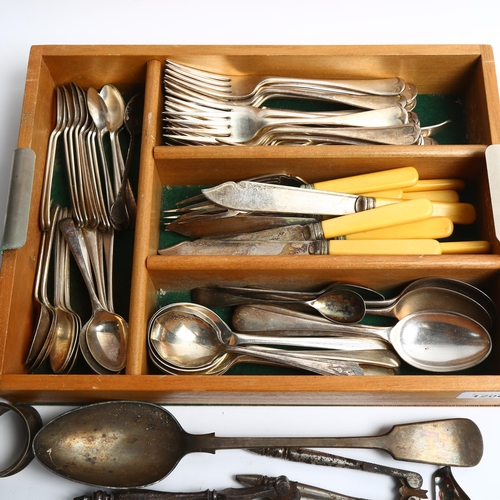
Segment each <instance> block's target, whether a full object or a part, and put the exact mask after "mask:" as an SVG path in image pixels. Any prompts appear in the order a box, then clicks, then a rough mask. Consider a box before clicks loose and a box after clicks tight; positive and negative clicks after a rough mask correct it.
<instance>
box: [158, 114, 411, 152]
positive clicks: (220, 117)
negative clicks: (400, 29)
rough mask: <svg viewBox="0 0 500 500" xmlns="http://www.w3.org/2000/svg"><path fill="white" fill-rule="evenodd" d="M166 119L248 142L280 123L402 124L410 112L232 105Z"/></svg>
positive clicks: (179, 127) (171, 125)
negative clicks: (326, 112)
mask: <svg viewBox="0 0 500 500" xmlns="http://www.w3.org/2000/svg"><path fill="white" fill-rule="evenodd" d="M166 114H167V118H166V119H165V120H166V121H167V122H168V124H167V126H166V127H165V130H166V131H167V132H185V131H186V127H187V129H188V131H189V132H191V133H196V134H203V135H205V134H206V135H209V136H211V137H224V138H225V141H226V142H228V141H230V142H231V143H235V144H236V143H246V142H248V141H249V140H251V139H253V138H254V137H255V136H256V135H257V134H258V133H259V132H260V131H262V130H270V129H272V128H274V127H277V126H281V125H311V126H315V127H319V126H322V125H329V126H330V127H334V126H342V127H390V126H396V125H403V124H405V123H407V121H408V113H407V112H406V110H405V109H404V108H402V107H401V106H392V107H390V108H383V109H379V110H370V111H363V112H356V113H347V114H342V115H331V116H321V117H320V116H317V115H312V116H308V113H307V112H304V113H302V114H299V113H297V114H296V117H293V116H294V115H289V114H288V113H287V112H286V111H284V112H280V110H274V109H272V110H268V109H259V108H254V107H252V106H233V107H232V109H231V110H230V111H227V112H226V111H206V112H204V113H203V112H187V111H170V112H167V113H166Z"/></svg>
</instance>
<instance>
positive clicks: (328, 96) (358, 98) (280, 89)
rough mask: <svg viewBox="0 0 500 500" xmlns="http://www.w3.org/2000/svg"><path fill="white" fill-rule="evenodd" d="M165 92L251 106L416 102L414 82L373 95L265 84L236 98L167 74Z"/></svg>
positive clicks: (382, 105)
mask: <svg viewBox="0 0 500 500" xmlns="http://www.w3.org/2000/svg"><path fill="white" fill-rule="evenodd" d="M164 85H165V94H167V95H169V96H173V97H177V98H179V99H183V100H189V101H192V102H198V103H200V104H206V103H207V101H208V102H210V103H211V104H212V105H214V104H245V105H248V106H256V107H260V106H262V105H263V104H264V102H265V101H267V100H269V99H274V98H292V99H296V98H301V99H310V100H315V101H326V102H331V103H336V104H343V105H346V106H352V107H356V108H361V109H380V108H385V107H388V106H394V105H396V104H399V105H400V106H402V107H404V108H406V109H408V110H412V109H414V107H415V105H416V90H414V86H408V88H406V89H405V90H404V91H403V92H402V93H401V94H397V95H372V94H354V93H346V92H339V91H332V90H331V89H321V88H306V87H304V88H300V89H299V88H298V87H290V86H284V85H269V86H266V87H263V88H262V89H261V90H260V91H259V92H258V93H257V94H256V95H254V96H251V97H249V98H247V99H234V98H232V97H222V96H221V95H219V94H217V93H214V94H211V93H209V92H206V91H205V90H204V88H203V87H197V86H196V85H193V84H190V83H187V82H183V81H178V80H173V79H171V78H170V79H169V78H165V80H164Z"/></svg>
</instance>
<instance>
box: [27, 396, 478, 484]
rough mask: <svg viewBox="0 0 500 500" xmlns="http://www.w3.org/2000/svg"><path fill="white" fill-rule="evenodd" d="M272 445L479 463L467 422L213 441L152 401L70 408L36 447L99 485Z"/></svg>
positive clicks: (473, 430)
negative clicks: (194, 456)
mask: <svg viewBox="0 0 500 500" xmlns="http://www.w3.org/2000/svg"><path fill="white" fill-rule="evenodd" d="M276 446H287V447H310V448H338V447H340V448H375V449H381V450H385V451H387V452H388V453H389V454H391V455H392V457H393V458H395V459H396V460H406V461H411V462H420V463H430V464H440V465H450V466H452V465H456V466H462V467H471V466H474V465H477V464H478V463H479V461H480V460H481V458H482V455H483V440H482V436H481V432H480V430H479V428H478V427H477V425H476V424H475V423H474V422H472V421H471V420H469V419H463V418H459V419H448V420H437V421H430V422H418V423H410V424H402V425H395V426H394V427H393V428H392V429H391V430H390V431H389V432H387V433H386V434H382V435H378V436H373V437H369V436H367V437H288V438H287V437H264V438H259V437H225V436H224V437H218V436H215V435H214V434H213V433H211V434H189V433H187V432H186V431H184V429H183V428H182V427H181V426H180V424H179V423H178V422H177V420H176V419H175V417H174V416H173V415H172V414H171V413H170V412H168V411H167V410H165V409H164V408H163V407H161V406H158V405H155V404H153V403H145V402H137V401H136V402H134V401H111V402H104V403H96V404H93V405H89V406H84V407H80V408H77V409H75V410H71V411H69V412H67V413H65V414H63V415H61V416H59V417H57V418H55V419H54V420H52V421H51V422H49V423H48V424H47V425H45V426H44V427H43V428H42V429H41V430H40V431H39V432H38V434H37V435H36V436H35V439H34V442H33V450H34V454H35V456H36V457H37V459H38V460H39V461H40V463H42V464H43V465H44V466H45V467H47V469H49V470H50V471H52V472H54V473H56V474H58V475H60V476H62V477H65V478H67V479H72V480H74V481H78V482H82V483H88V484H91V485H95V486H98V487H104V488H131V487H138V486H146V485H149V484H153V483H156V482H157V481H160V480H161V479H163V478H164V477H165V476H167V475H168V474H169V473H170V472H171V471H172V470H173V469H174V468H175V466H176V465H177V464H178V463H179V461H180V460H181V459H182V458H183V457H184V456H185V455H187V454H189V453H195V452H205V453H214V452H215V451H217V450H223V449H226V450H229V449H241V448H266V447H276Z"/></svg>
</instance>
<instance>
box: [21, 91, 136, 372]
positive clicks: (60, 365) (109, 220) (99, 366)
mask: <svg viewBox="0 0 500 500" xmlns="http://www.w3.org/2000/svg"><path fill="white" fill-rule="evenodd" d="M142 110H143V101H142V95H141V94H138V95H136V96H134V97H132V98H131V99H130V100H129V102H128V103H127V104H126V105H125V102H124V100H123V97H122V95H121V94H120V92H119V91H118V89H116V88H115V87H114V86H112V85H105V86H104V87H103V88H102V89H101V91H100V92H97V91H96V90H95V89H93V88H89V89H88V90H84V89H82V88H81V87H79V86H78V85H76V84H74V83H70V84H68V85H66V86H60V87H57V88H56V126H55V128H54V130H53V131H52V133H51V135H50V138H49V144H48V153H47V161H46V168H45V177H44V183H43V190H42V198H41V208H40V227H41V229H42V235H43V240H44V243H43V244H42V247H41V251H40V256H39V262H38V268H39V271H37V276H38V275H39V276H40V277H41V278H40V279H37V283H36V285H35V286H36V290H35V300H37V303H39V304H40V303H41V304H42V305H40V307H39V310H40V312H39V320H38V323H37V326H36V328H35V331H34V333H33V339H32V344H31V346H30V350H29V354H28V356H27V360H26V364H27V366H28V368H29V369H30V371H35V370H37V369H38V368H39V367H40V366H41V365H42V364H43V362H44V361H45V360H46V359H50V369H51V370H52V371H53V372H55V373H66V372H69V371H71V369H72V368H73V367H74V364H75V359H76V355H77V353H78V352H81V354H82V355H83V358H84V360H85V361H86V363H87V364H88V365H89V366H90V368H91V369H92V370H93V371H95V372H97V373H102V374H106V373H116V372H119V371H121V370H122V369H123V368H124V366H125V359H126V345H127V336H128V325H127V323H126V321H125V320H124V319H123V318H122V317H121V316H120V315H119V314H117V313H115V312H114V303H113V292H114V285H113V268H114V266H113V261H114V257H113V255H114V231H115V230H123V229H127V228H128V227H131V228H133V225H134V221H135V212H136V207H135V199H134V195H133V193H132V190H131V188H130V183H129V181H128V173H129V171H130V166H131V160H132V153H133V149H134V144H135V138H136V136H137V135H138V133H139V132H140V128H141V126H142ZM124 126H125V128H126V129H127V131H128V132H129V135H130V142H129V147H128V151H127V157H126V160H124V158H123V153H122V145H121V141H120V133H121V131H122V129H123V127H124ZM106 138H107V139H109V140H108V141H107V142H108V146H109V147H106V146H105V143H106ZM59 141H62V142H63V148H62V151H64V155H63V159H62V164H63V168H64V170H65V172H66V175H65V174H64V171H63V172H62V174H57V180H56V179H55V174H54V171H55V165H56V150H57V149H58V142H59ZM108 150H109V151H110V153H109V156H110V158H108ZM59 161H60V160H57V162H59ZM54 185H57V186H58V189H59V190H60V192H64V191H67V192H69V205H70V206H69V207H67V208H62V209H61V208H60V207H59V206H57V205H55V204H54V201H53V200H54V198H58V197H59V198H60V197H61V195H60V192H59V193H57V192H56V189H54ZM65 185H66V186H67V189H66V188H65V187H64V186H65ZM62 236H63V237H64V238H61V237H62ZM59 240H64V241H65V242H66V245H68V246H67V248H68V249H70V250H71V253H72V254H73V256H74V258H75V260H76V261H77V264H78V266H79V268H80V271H81V273H82V276H83V278H84V282H85V285H86V286H87V288H88V291H89V294H90V301H91V306H92V313H91V317H90V319H89V320H88V321H87V322H86V323H85V324H84V325H83V326H82V323H84V322H82V320H81V319H80V317H79V316H78V315H77V314H76V313H75V312H74V311H73V309H72V308H71V297H70V287H69V263H68V262H67V261H68V256H67V255H66V250H65V249H64V250H62V252H63V253H62V255H63V256H64V257H61V258H59V260H57V258H56V262H59V261H61V262H63V264H60V265H56V266H55V267H56V270H57V269H58V268H59V269H60V271H59V272H58V273H57V272H56V285H57V276H61V280H62V283H61V286H62V287H64V296H63V300H62V299H61V297H62V292H61V291H60V290H59V289H58V287H57V286H56V290H55V296H54V299H53V302H54V304H51V301H50V300H49V298H48V296H47V285H46V283H47V278H46V276H47V274H48V272H49V267H50V260H51V254H52V251H51V245H52V243H53V242H57V241H59ZM61 245H62V243H61ZM56 257H57V256H56ZM58 290H59V291H58ZM40 299H42V300H40ZM57 304H59V306H58V305H57ZM70 315H71V317H75V318H77V319H76V320H75V321H73V322H72V323H71V324H72V327H71V328H68V324H69V321H67V319H66V318H68V317H70ZM104 317H105V318H104ZM63 320H65V321H63ZM103 324H106V325H107V327H109V328H107V330H106V331H105V332H104V333H105V335H101V334H99V335H98V334H97V330H99V331H100V332H101V330H102V325H103Z"/></svg>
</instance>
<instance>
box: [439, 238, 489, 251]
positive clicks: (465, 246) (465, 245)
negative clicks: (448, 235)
mask: <svg viewBox="0 0 500 500" xmlns="http://www.w3.org/2000/svg"><path fill="white" fill-rule="evenodd" d="M490 248H491V245H490V242H489V241H482V240H479V241H443V242H442V243H441V252H442V253H444V254H451V253H490Z"/></svg>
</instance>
